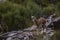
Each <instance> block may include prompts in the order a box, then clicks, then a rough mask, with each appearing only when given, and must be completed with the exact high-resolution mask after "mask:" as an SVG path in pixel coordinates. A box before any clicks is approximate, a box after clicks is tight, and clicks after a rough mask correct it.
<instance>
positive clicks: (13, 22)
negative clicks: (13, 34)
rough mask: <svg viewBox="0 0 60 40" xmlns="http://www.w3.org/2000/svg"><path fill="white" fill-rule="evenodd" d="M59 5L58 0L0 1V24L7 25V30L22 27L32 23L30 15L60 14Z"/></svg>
mask: <svg viewBox="0 0 60 40" xmlns="http://www.w3.org/2000/svg"><path fill="white" fill-rule="evenodd" d="M59 7H60V1H59V0H57V1H56V0H7V1H6V2H1V3H0V24H5V25H7V26H8V29H9V31H11V30H18V29H23V28H26V27H29V26H31V25H32V21H31V16H32V15H34V16H36V17H37V18H38V17H40V16H41V15H43V14H46V15H47V14H49V15H50V14H53V13H56V14H57V15H60V8H59Z"/></svg>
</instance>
